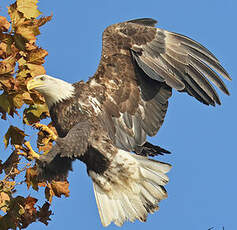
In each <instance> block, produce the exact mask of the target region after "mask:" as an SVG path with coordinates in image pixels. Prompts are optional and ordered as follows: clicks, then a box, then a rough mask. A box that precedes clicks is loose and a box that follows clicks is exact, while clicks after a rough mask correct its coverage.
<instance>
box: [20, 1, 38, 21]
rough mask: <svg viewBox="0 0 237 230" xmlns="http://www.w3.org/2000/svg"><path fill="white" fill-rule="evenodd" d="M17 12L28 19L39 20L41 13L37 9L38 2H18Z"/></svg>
mask: <svg viewBox="0 0 237 230" xmlns="http://www.w3.org/2000/svg"><path fill="white" fill-rule="evenodd" d="M16 2H17V10H18V11H20V12H22V13H23V14H24V16H25V17H26V18H37V17H38V16H39V15H40V14H41V12H40V11H39V10H38V9H37V8H38V6H37V3H38V0H17V1H16Z"/></svg>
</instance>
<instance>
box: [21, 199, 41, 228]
mask: <svg viewBox="0 0 237 230" xmlns="http://www.w3.org/2000/svg"><path fill="white" fill-rule="evenodd" d="M37 201H38V200H37V199H36V198H33V197H30V196H28V197H26V198H25V200H24V203H23V204H21V208H20V209H19V211H18V213H19V214H20V218H19V222H20V223H19V224H20V228H21V229H22V228H26V227H28V226H29V225H30V224H31V223H33V222H35V221H36V220H37V210H36V208H35V207H34V206H35V204H36V202H37Z"/></svg>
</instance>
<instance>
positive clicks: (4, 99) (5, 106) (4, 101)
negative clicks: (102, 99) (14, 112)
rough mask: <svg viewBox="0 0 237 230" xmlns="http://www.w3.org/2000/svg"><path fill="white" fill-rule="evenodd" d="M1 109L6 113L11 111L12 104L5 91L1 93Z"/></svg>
mask: <svg viewBox="0 0 237 230" xmlns="http://www.w3.org/2000/svg"><path fill="white" fill-rule="evenodd" d="M0 109H2V110H3V111H4V112H5V113H8V114H9V113H10V111H11V104H10V102H9V99H8V96H7V95H6V94H5V93H3V94H2V95H0ZM0 111H1V110H0ZM1 112H2V111H1ZM2 113H3V112H2Z"/></svg>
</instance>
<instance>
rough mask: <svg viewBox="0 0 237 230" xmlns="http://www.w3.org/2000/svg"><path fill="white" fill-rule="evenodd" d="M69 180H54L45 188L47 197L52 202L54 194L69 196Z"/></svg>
mask: <svg viewBox="0 0 237 230" xmlns="http://www.w3.org/2000/svg"><path fill="white" fill-rule="evenodd" d="M68 187H69V183H68V181H52V182H51V183H50V184H48V185H47V187H46V188H45V197H46V199H47V200H48V201H49V202H50V203H51V202H52V198H53V196H57V197H61V196H62V195H64V196H66V197H69V193H70V191H69V188H68Z"/></svg>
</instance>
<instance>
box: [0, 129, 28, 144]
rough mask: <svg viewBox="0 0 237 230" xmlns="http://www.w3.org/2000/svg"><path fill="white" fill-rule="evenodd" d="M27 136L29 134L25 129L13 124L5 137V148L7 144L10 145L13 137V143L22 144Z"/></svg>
mask: <svg viewBox="0 0 237 230" xmlns="http://www.w3.org/2000/svg"><path fill="white" fill-rule="evenodd" d="M25 136H27V135H26V134H25V133H24V131H22V130H20V129H19V128H17V127H15V126H12V125H11V126H10V127H9V129H8V130H7V133H6V134H5V136H4V138H3V141H4V143H5V148H7V146H8V145H9V141H10V139H11V145H22V144H23V142H24V139H25Z"/></svg>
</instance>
